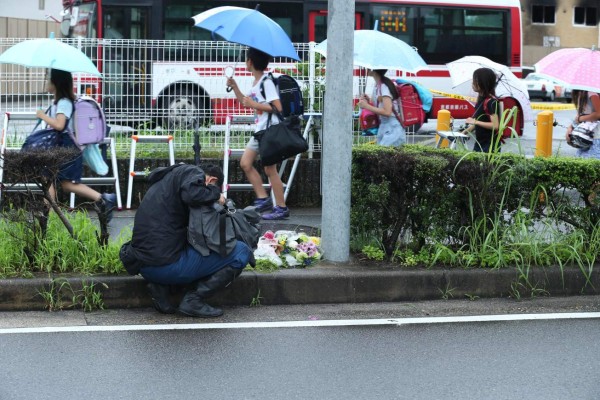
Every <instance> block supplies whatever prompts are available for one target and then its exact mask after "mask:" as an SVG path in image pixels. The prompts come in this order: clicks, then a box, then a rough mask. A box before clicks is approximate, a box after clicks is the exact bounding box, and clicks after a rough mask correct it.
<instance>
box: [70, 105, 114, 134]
mask: <svg viewBox="0 0 600 400" xmlns="http://www.w3.org/2000/svg"><path fill="white" fill-rule="evenodd" d="M72 119H73V134H74V136H75V140H76V141H77V144H79V145H86V144H95V143H100V142H102V141H103V140H104V137H105V136H106V118H105V117H104V111H102V107H100V104H98V103H97V102H96V100H94V99H93V98H91V97H88V96H81V97H78V98H77V100H75V102H74V112H73V116H72Z"/></svg>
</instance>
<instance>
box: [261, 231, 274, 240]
mask: <svg viewBox="0 0 600 400" xmlns="http://www.w3.org/2000/svg"><path fill="white" fill-rule="evenodd" d="M263 237H264V238H265V239H275V234H274V233H273V232H272V231H266V232H265V234H264V235H263Z"/></svg>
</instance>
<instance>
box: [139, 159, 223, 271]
mask: <svg viewBox="0 0 600 400" xmlns="http://www.w3.org/2000/svg"><path fill="white" fill-rule="evenodd" d="M204 180H205V175H204V171H202V169H200V168H199V167H196V166H193V165H186V164H177V165H173V166H170V167H161V168H157V169H155V170H154V171H152V172H151V173H150V175H148V181H149V182H150V185H151V186H150V187H149V188H148V191H147V192H146V194H145V196H144V198H143V199H142V202H141V204H140V206H139V208H138V210H137V212H136V214H135V220H134V224H133V236H132V239H131V247H132V251H133V253H134V256H135V258H137V259H138V260H140V261H141V262H142V263H143V264H144V265H145V266H163V265H167V264H171V263H173V262H175V261H177V260H178V259H179V257H180V256H181V252H182V251H183V249H184V248H185V247H186V246H187V245H188V242H187V227H188V221H189V213H190V207H199V206H202V205H208V204H213V203H214V202H215V201H217V200H219V197H220V196H221V193H220V190H219V188H218V187H217V186H214V185H205V184H204Z"/></svg>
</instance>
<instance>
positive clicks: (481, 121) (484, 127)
mask: <svg viewBox="0 0 600 400" xmlns="http://www.w3.org/2000/svg"><path fill="white" fill-rule="evenodd" d="M497 79H498V77H497V76H496V74H495V73H494V71H492V70H491V69H490V68H478V69H476V70H475V71H474V72H473V90H474V91H475V92H476V93H477V103H476V104H475V113H474V114H473V116H472V117H469V118H467V119H466V121H465V122H466V123H467V124H469V127H468V128H467V129H465V130H464V131H463V132H462V133H463V134H467V133H471V132H473V131H475V145H474V146H473V151H476V152H483V153H488V152H490V151H492V152H499V151H500V146H501V141H500V139H501V135H499V132H498V129H499V127H500V116H499V114H500V108H499V107H500V105H499V103H498V99H497V98H496V84H497Z"/></svg>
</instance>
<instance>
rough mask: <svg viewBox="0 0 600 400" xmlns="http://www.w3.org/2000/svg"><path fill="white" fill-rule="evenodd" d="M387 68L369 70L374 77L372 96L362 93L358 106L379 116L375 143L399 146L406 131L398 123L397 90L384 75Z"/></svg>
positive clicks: (404, 138)
mask: <svg viewBox="0 0 600 400" xmlns="http://www.w3.org/2000/svg"><path fill="white" fill-rule="evenodd" d="M386 72H387V70H385V69H375V70H369V75H370V76H372V77H373V79H375V88H374V89H373V96H372V97H369V96H367V95H362V96H361V98H360V101H359V102H358V106H359V107H360V108H363V109H366V110H369V111H372V112H374V113H375V114H377V115H378V116H379V129H378V130H377V144H379V145H382V146H400V145H403V144H404V143H406V131H405V130H404V128H403V127H402V125H401V124H400V121H399V120H398V117H397V115H399V114H398V109H399V107H398V102H399V101H400V100H399V99H398V92H397V91H396V85H394V83H393V82H392V81H391V80H390V78H388V77H386V76H385V73H386Z"/></svg>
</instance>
